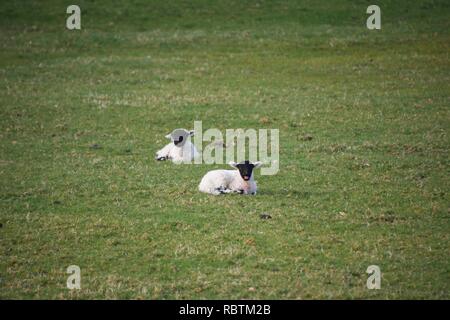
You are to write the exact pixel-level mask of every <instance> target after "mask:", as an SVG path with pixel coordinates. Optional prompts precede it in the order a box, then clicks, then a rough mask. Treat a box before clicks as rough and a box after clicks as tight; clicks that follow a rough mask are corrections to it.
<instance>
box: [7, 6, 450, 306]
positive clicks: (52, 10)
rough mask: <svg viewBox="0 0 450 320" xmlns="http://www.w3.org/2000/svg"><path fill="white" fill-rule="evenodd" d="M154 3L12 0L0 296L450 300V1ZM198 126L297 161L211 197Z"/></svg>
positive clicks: (282, 160) (285, 160)
mask: <svg viewBox="0 0 450 320" xmlns="http://www.w3.org/2000/svg"><path fill="white" fill-rule="evenodd" d="M147 2H149V1H144V0H142V1H137V0H136V1H111V2H106V1H95V2H94V1H78V2H77V4H79V5H80V7H81V10H82V30H81V31H68V30H66V29H65V19H66V16H67V15H66V13H65V10H66V7H67V6H68V5H69V4H71V3H69V2H65V1H36V2H33V1H9V2H6V1H3V2H2V3H1V4H0V17H1V19H0V30H1V31H0V46H1V50H0V73H1V76H0V82H1V85H0V223H1V225H0V297H1V298H6V299H17V298H19V299H22V298H33V299H42V298H50V299H55V298H57V299H59V298H62V299H73V298H76V299H84V298H88V299H90V298H108V299H110V298H132V299H139V298H144V299H181V298H193V299H205V298H211V299H219V298H223V299H240V298H249V299H259V298H268V299H311V298H326V299H328V298H339V299H341V298H342V299H351V298H362V299H374V298H377V299H378V298H381V299H400V298H415V299H416V298H417V299H422V298H438V299H449V298H450V261H449V256H450V249H449V248H450V241H449V240H450V239H449V237H450V221H449V219H450V196H449V187H450V184H449V177H450V175H449V173H450V161H449V141H450V140H449V139H450V131H449V129H450V109H449V106H450V99H449V97H450V95H449V94H450V81H449V80H450V59H449V52H450V32H449V30H450V25H449V21H450V19H449V18H450V6H449V3H448V1H444V0H443V1H431V0H428V1H414V2H411V1H378V3H377V4H378V5H379V6H380V7H381V10H382V30H380V31H369V30H367V28H366V27H365V21H366V18H367V17H368V15H367V14H366V13H365V12H366V8H367V6H368V5H370V4H372V2H371V1H361V0H360V1H350V0H349V1H344V0H340V1H325V0H324V1H317V0H315V1H312V0H311V1H301V2H300V1H217V2H214V4H213V2H211V1H207V0H202V1H179V2H178V3H177V2H175V1H152V2H151V3H150V4H147ZM194 120H202V121H203V128H204V129H207V128H219V129H221V130H225V129H227V128H255V129H259V128H278V129H279V130H280V172H279V173H278V174H277V175H274V176H260V175H259V172H257V173H256V178H257V180H258V182H259V193H258V195H257V196H255V197H245V196H223V197H213V196H208V195H205V194H200V193H199V192H198V191H197V185H198V183H199V181H200V179H201V177H202V176H203V175H204V174H205V172H207V171H208V170H211V169H213V168H226V166H225V165H212V166H211V165H191V166H188V165H184V166H176V165H174V164H171V163H159V162H156V161H154V159H153V157H154V153H155V151H156V150H158V149H159V148H160V147H162V146H163V145H164V143H166V139H165V138H164V135H165V134H167V133H169V132H170V131H171V130H172V129H174V128H179V127H185V128H188V129H191V128H192V127H193V123H194ZM305 135H311V136H312V137H313V138H312V140H307V139H303V137H304V136H305ZM93 144H98V145H100V146H101V148H98V149H93V148H91V147H90V146H91V145H93ZM261 213H268V214H270V215H271V216H272V219H270V220H261V219H260V217H259V215H260V214H261ZM72 264H75V265H78V266H80V268H81V275H82V279H81V286H82V289H81V290H79V291H70V290H68V289H67V288H66V279H67V277H68V275H67V274H66V273H65V271H66V268H67V267H68V266H69V265H72ZM372 264H375V265H379V266H380V268H381V271H382V275H383V276H382V283H381V290H368V289H367V288H366V280H367V274H366V273H365V271H366V269H367V267H368V266H369V265H372Z"/></svg>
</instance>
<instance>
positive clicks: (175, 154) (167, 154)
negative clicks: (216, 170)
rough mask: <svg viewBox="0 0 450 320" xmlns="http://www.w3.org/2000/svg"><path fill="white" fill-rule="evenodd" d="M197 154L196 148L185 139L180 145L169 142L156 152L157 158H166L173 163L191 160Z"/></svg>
mask: <svg viewBox="0 0 450 320" xmlns="http://www.w3.org/2000/svg"><path fill="white" fill-rule="evenodd" d="M197 156H198V152H197V149H196V148H195V146H194V145H193V144H192V143H191V142H190V141H186V142H185V143H184V145H183V146H181V147H178V146H176V145H175V144H174V143H173V142H171V143H169V144H168V145H166V146H165V147H164V148H162V149H161V150H159V151H158V152H157V153H156V158H157V159H158V160H163V159H164V160H165V159H167V160H172V161H173V162H175V163H181V162H191V161H192V160H193V159H194V158H195V157H197Z"/></svg>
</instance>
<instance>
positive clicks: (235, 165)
mask: <svg viewBox="0 0 450 320" xmlns="http://www.w3.org/2000/svg"><path fill="white" fill-rule="evenodd" d="M228 164H229V165H230V166H232V167H233V168H237V165H238V164H237V163H236V162H234V161H230V162H228Z"/></svg>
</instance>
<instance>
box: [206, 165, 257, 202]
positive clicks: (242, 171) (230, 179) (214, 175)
mask: <svg viewBox="0 0 450 320" xmlns="http://www.w3.org/2000/svg"><path fill="white" fill-rule="evenodd" d="M229 165H230V166H232V167H233V168H237V169H238V170H213V171H209V172H208V173H207V174H205V176H204V177H203V178H202V181H201V182H200V185H199V186H198V189H199V190H200V191H201V192H205V193H210V194H213V195H219V194H224V193H240V194H251V195H255V194H256V181H255V180H254V179H253V169H255V168H259V167H260V166H261V165H262V163H261V162H259V161H257V162H255V163H251V162H250V161H247V160H246V161H244V162H240V163H236V162H230V163H229Z"/></svg>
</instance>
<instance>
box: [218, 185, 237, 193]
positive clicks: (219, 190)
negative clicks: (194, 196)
mask: <svg viewBox="0 0 450 320" xmlns="http://www.w3.org/2000/svg"><path fill="white" fill-rule="evenodd" d="M214 191H215V193H214V194H227V193H231V192H233V190H231V189H228V188H225V187H223V186H220V187H218V188H216V189H215V190H214Z"/></svg>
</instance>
